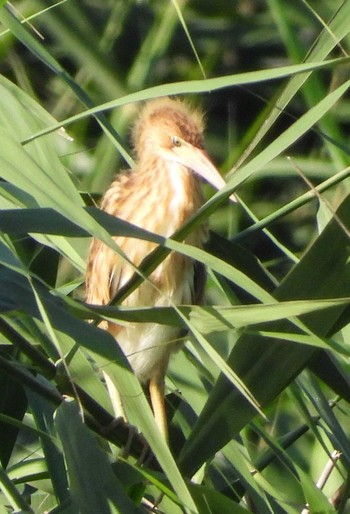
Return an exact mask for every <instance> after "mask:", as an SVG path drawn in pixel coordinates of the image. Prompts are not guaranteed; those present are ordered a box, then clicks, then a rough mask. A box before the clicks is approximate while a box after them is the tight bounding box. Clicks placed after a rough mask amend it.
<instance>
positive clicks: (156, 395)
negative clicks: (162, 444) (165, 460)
mask: <svg viewBox="0 0 350 514" xmlns="http://www.w3.org/2000/svg"><path fill="white" fill-rule="evenodd" d="M165 370H166V365H164V363H163V365H162V366H161V369H160V370H159V369H158V370H157V372H156V373H155V374H154V375H153V376H152V378H151V380H150V382H149V393H150V398H151V404H152V409H153V413H154V418H155V420H156V423H157V425H158V428H159V430H160V432H161V434H162V435H163V437H164V439H165V440H166V441H168V423H167V418H166V412H165V403H164V390H165V383H164V375H165Z"/></svg>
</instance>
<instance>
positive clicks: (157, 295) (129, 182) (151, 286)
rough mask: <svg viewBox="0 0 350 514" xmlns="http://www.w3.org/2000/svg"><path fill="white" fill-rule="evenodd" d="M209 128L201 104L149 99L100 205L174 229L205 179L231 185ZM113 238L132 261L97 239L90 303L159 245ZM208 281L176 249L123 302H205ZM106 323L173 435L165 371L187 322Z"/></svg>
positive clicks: (204, 231) (200, 237) (198, 202)
mask: <svg viewBox="0 0 350 514" xmlns="http://www.w3.org/2000/svg"><path fill="white" fill-rule="evenodd" d="M203 132H204V115H203V113H202V111H201V110H200V109H198V108H193V107H192V106H190V105H189V104H188V103H186V102H185V101H184V100H182V99H179V98H174V97H161V98H156V99H153V100H149V101H148V102H146V103H145V104H144V106H143V107H142V108H141V110H140V114H139V116H138V119H137V120H136V122H135V124H134V126H133V130H132V143H133V148H134V153H135V165H134V166H133V168H132V169H129V170H126V171H122V172H120V173H118V175H117V176H116V179H115V180H114V181H113V182H112V183H111V185H110V186H109V187H108V189H107V191H106V192H105V194H104V196H103V198H102V202H101V206H100V207H101V209H102V210H104V211H105V212H107V213H108V214H110V215H112V216H116V217H117V218H120V219H122V220H125V221H127V222H130V223H132V224H134V225H136V226H138V227H141V228H142V229H146V230H148V231H150V232H153V233H155V234H157V235H160V236H163V237H166V238H167V237H170V236H171V235H172V234H173V233H174V232H176V231H177V230H178V229H179V228H180V227H181V226H182V225H183V224H184V222H185V221H186V220H188V219H189V218H190V217H191V216H192V215H193V214H195V213H196V212H197V211H198V209H199V208H200V207H201V206H202V204H203V203H204V197H203V193H202V190H201V183H202V182H203V181H205V182H209V183H210V184H211V185H212V186H214V187H215V188H216V189H218V190H219V189H221V188H222V187H223V186H224V185H226V183H225V181H224V179H223V178H222V177H221V175H220V173H219V172H218V170H217V168H216V167H215V166H214V165H213V164H212V162H211V160H210V159H209V157H208V155H207V153H206V152H205V150H204V144H203ZM232 200H235V198H234V196H232ZM207 237H208V228H207V225H206V224H205V223H204V224H202V225H200V226H198V227H196V228H195V229H194V230H193V231H192V233H190V234H189V235H188V236H187V237H186V238H185V240H184V242H185V243H188V244H190V245H193V246H196V247H199V248H201V247H203V245H204V243H205V241H206V239H207ZM114 240H115V242H116V243H117V244H118V245H119V247H120V249H121V250H122V251H123V252H124V254H125V255H126V256H127V258H128V259H129V261H130V262H131V263H132V264H133V265H131V264H130V262H129V263H128V262H127V261H126V260H125V259H123V258H122V257H121V256H120V255H119V254H117V253H116V252H114V251H113V249H111V248H110V247H108V246H107V245H106V244H104V243H102V242H101V241H99V240H98V239H94V240H93V241H92V244H91V247H90V252H89V257H88V265H87V273H86V302H87V303H88V304H95V305H108V303H109V302H110V301H111V299H113V297H114V296H115V295H116V294H117V292H118V291H119V290H120V289H121V288H122V287H123V286H124V285H125V284H126V283H127V282H128V281H129V280H130V278H131V277H132V276H133V275H134V271H135V269H134V267H133V266H136V267H138V266H140V264H141V263H142V261H143V259H144V258H145V257H147V255H149V254H150V253H151V252H152V251H153V250H154V248H155V247H156V244H155V243H153V242H150V241H144V240H138V239H135V238H130V237H124V236H115V237H114ZM204 284H205V269H204V266H203V265H202V264H200V263H198V262H196V261H193V260H192V259H190V258H189V257H187V256H184V255H182V254H180V253H177V252H174V251H173V252H171V253H170V254H169V255H168V256H167V257H166V258H165V259H164V260H163V261H162V262H161V263H160V264H159V265H158V267H157V268H156V269H155V270H154V271H153V272H152V273H151V274H150V276H149V277H148V280H144V281H143V282H142V284H141V285H139V287H138V288H137V289H136V290H134V291H133V292H132V293H131V294H130V295H129V296H128V297H127V298H126V299H125V300H123V302H122V305H123V306H128V307H134V308H135V307H146V306H148V307H149V306H152V307H153V306H154V307H166V306H171V305H174V304H175V305H181V304H200V303H201V302H202V298H203V294H204ZM100 326H101V328H104V329H106V330H108V332H110V333H111V334H112V335H113V336H114V338H115V339H116V342H117V344H119V346H120V348H121V349H122V351H123V352H124V354H125V355H126V357H127V359H128V361H129V363H130V365H131V368H132V369H133V371H134V373H135V374H136V376H137V377H138V379H139V380H140V382H141V383H142V384H143V385H144V386H145V387H146V388H147V387H148V389H149V397H150V402H151V406H152V409H153V414H154V417H155V421H156V424H157V425H158V428H159V430H160V433H161V434H162V436H163V437H164V439H165V440H168V424H167V419H166V413H165V404H164V390H165V375H166V372H167V368H168V363H169V358H170V356H171V354H172V353H173V352H174V351H176V350H178V349H179V347H181V344H182V343H181V342H179V339H180V338H181V336H182V334H181V329H179V328H176V327H173V326H167V325H161V324H157V323H150V322H142V323H136V322H129V323H126V324H125V325H124V324H123V325H122V326H121V325H118V324H117V323H114V322H112V321H102V322H101V325H100Z"/></svg>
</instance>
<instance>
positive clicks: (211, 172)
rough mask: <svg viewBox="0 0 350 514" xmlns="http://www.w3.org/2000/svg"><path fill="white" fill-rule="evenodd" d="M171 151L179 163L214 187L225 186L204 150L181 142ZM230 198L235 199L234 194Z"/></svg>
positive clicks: (233, 200) (234, 200) (220, 187)
mask: <svg viewBox="0 0 350 514" xmlns="http://www.w3.org/2000/svg"><path fill="white" fill-rule="evenodd" d="M173 151H175V153H176V156H177V157H178V162H179V163H180V164H183V165H184V166H186V168H190V169H191V170H193V171H194V172H195V173H197V174H198V175H199V176H201V177H202V178H203V179H204V180H205V181H207V182H209V184H211V185H212V186H213V187H215V188H216V189H218V190H220V189H222V188H223V187H224V186H226V182H225V181H224V179H223V178H222V176H221V175H220V173H219V172H218V170H217V169H216V168H215V166H214V165H213V164H212V162H211V161H210V159H209V157H208V156H207V154H206V153H205V151H204V150H201V149H200V148H196V147H195V146H193V145H191V144H189V143H187V142H183V143H182V145H181V147H178V148H174V149H173ZM230 200H231V201H232V202H236V201H237V199H236V197H235V195H234V194H232V195H231V196H230Z"/></svg>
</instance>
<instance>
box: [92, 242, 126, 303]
mask: <svg viewBox="0 0 350 514" xmlns="http://www.w3.org/2000/svg"><path fill="white" fill-rule="evenodd" d="M117 260H118V256H117V255H116V254H115V253H114V252H113V251H112V250H111V249H110V248H109V247H108V246H106V245H105V244H103V243H101V241H99V240H98V239H94V240H93V242H92V244H91V249H90V255H89V261H88V266H87V274H86V301H87V303H91V304H95V305H107V304H108V303H109V301H110V299H111V294H110V283H111V279H112V278H113V276H114V278H116V277H115V276H116V274H117V273H118V271H116V270H118V266H117V265H116V264H117Z"/></svg>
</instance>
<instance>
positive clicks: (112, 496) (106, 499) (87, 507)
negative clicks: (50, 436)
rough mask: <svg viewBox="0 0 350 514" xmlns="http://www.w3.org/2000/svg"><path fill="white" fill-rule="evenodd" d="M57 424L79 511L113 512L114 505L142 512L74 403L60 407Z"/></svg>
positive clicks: (127, 511)
mask: <svg viewBox="0 0 350 514" xmlns="http://www.w3.org/2000/svg"><path fill="white" fill-rule="evenodd" d="M55 425H56V428H57V432H58V434H59V437H60V439H61V441H62V446H63V451H64V456H65V460H66V464H67V468H68V476H69V483H70V490H71V494H72V499H73V502H74V504H75V505H76V508H77V510H78V511H79V512H81V513H82V514H90V513H91V512H98V513H101V514H110V513H111V506H113V507H114V508H116V509H117V510H116V512H120V513H121V514H122V513H125V514H129V513H130V514H131V513H135V514H136V513H141V512H143V510H142V509H141V508H140V507H138V506H136V505H135V504H133V502H132V501H131V500H130V499H129V498H128V497H127V495H126V494H125V492H124V489H123V487H122V484H121V483H120V482H119V480H118V478H117V477H116V476H115V475H114V473H113V471H112V468H111V465H110V463H109V461H108V458H107V456H106V455H105V454H104V453H103V451H102V450H101V448H100V446H99V445H98V443H97V440H96V438H95V437H94V436H93V435H92V434H91V433H90V432H89V429H88V428H87V427H86V425H84V423H83V421H82V419H81V415H80V413H79V409H78V407H77V406H76V405H75V404H74V403H73V402H64V403H62V405H61V406H60V407H59V408H58V409H57V412H56V417H55Z"/></svg>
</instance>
